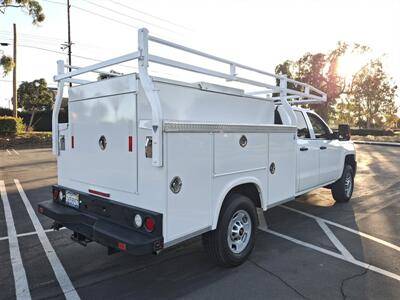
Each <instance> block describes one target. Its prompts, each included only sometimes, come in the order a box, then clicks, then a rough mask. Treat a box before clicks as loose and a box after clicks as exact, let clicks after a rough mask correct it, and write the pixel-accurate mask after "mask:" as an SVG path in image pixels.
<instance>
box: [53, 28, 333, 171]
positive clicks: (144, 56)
mask: <svg viewBox="0 0 400 300" xmlns="http://www.w3.org/2000/svg"><path fill="white" fill-rule="evenodd" d="M149 42H152V43H155V44H160V45H164V46H167V47H171V48H174V49H178V50H181V51H184V52H187V53H191V54H193V55H197V56H200V57H203V58H206V59H209V60H212V61H216V62H219V63H222V64H225V65H226V67H227V71H226V72H221V71H216V70H212V69H209V68H204V67H200V66H196V65H193V64H188V63H184V62H181V61H178V60H173V59H170V58H166V57H161V56H157V55H153V54H150V53H149ZM132 60H138V66H139V72H138V75H139V78H140V81H141V84H142V86H143V89H144V91H145V94H146V97H147V99H148V101H149V103H150V106H151V108H152V128H153V145H158V147H155V149H153V165H154V166H158V167H160V166H162V149H161V147H162V143H161V139H162V134H161V132H162V126H163V123H162V122H163V118H162V110H161V105H160V101H159V98H158V93H157V91H156V90H155V88H154V85H153V82H152V79H151V77H150V76H149V74H148V66H149V63H155V64H159V65H164V66H168V67H172V68H176V69H181V70H186V71H190V72H194V73H199V74H204V75H207V76H212V77H216V78H222V79H225V80H227V81H230V82H240V83H244V84H247V85H250V86H253V87H256V88H262V90H260V91H257V92H253V93H248V95H252V96H255V97H259V96H258V95H265V96H264V97H260V98H262V99H265V100H267V101H274V102H275V103H276V104H283V105H284V106H285V107H286V108H287V107H288V106H290V104H305V103H323V102H326V94H325V93H324V92H322V91H320V90H318V89H316V88H315V87H313V86H311V85H309V84H306V83H302V82H300V81H296V80H293V79H290V78H287V77H286V76H284V75H277V74H273V73H269V72H266V71H263V70H260V69H257V68H253V67H250V66H246V65H243V64H240V63H237V62H234V61H231V60H227V59H224V58H221V57H217V56H214V55H211V54H208V53H205V52H202V51H199V50H196V49H192V48H189V47H186V46H182V45H179V44H176V43H173V42H170V41H167V40H164V39H161V38H158V37H154V36H151V35H149V32H148V30H147V29H146V28H142V29H139V32H138V51H136V52H133V53H129V54H126V55H123V56H119V57H116V58H112V59H110V60H105V61H102V62H99V63H96V64H93V65H89V66H86V67H81V68H79V67H75V66H69V65H65V64H64V62H63V61H58V62H57V75H56V76H54V81H56V82H58V91H57V97H56V101H55V104H54V109H53V120H52V125H53V152H54V154H56V155H58V113H59V110H60V106H61V100H62V95H63V88H64V85H65V83H67V82H71V83H75V84H78V85H80V84H87V83H90V82H91V81H88V80H83V79H78V78H75V77H76V76H79V75H82V74H85V73H89V72H95V73H105V74H107V75H110V76H116V74H113V73H106V72H102V71H99V70H101V69H104V68H106V67H110V66H113V65H118V64H121V63H123V62H127V61H132ZM65 69H71V71H69V72H66V73H65ZM228 70H229V71H228ZM240 70H246V71H250V72H254V73H257V74H261V75H263V76H265V77H266V79H269V80H271V79H273V80H275V81H277V80H279V86H277V85H272V84H268V83H266V81H267V80H266V81H265V82H264V81H258V80H253V79H250V78H246V77H242V76H239V75H238V74H239V71H240ZM117 76H118V75H117ZM288 82H289V83H292V84H294V85H295V86H296V87H297V88H298V89H291V88H288V86H287V84H288ZM273 95H279V96H273ZM293 118H295V117H293Z"/></svg>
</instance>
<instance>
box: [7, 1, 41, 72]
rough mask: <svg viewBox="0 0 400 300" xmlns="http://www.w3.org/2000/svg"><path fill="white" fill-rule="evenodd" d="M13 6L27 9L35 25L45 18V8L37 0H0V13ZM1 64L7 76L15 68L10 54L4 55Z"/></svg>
mask: <svg viewBox="0 0 400 300" xmlns="http://www.w3.org/2000/svg"><path fill="white" fill-rule="evenodd" d="M11 8H20V9H22V10H23V11H25V12H26V13H27V14H28V15H30V16H31V17H32V23H33V24H35V25H36V24H39V23H41V22H43V21H44V19H45V15H44V13H43V8H42V6H41V5H40V3H39V2H38V1H36V0H0V13H2V14H5V12H6V10H8V9H11ZM0 66H2V67H3V75H4V76H6V75H7V74H8V73H9V72H11V71H12V69H13V68H14V60H13V59H12V57H10V56H6V55H3V56H2V57H1V59H0Z"/></svg>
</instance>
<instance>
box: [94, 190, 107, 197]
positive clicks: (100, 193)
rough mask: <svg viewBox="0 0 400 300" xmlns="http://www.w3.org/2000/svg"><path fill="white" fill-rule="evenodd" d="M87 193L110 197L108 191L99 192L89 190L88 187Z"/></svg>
mask: <svg viewBox="0 0 400 300" xmlns="http://www.w3.org/2000/svg"><path fill="white" fill-rule="evenodd" d="M89 193H91V194H94V195H98V196H102V197H110V194H109V193H103V192H99V191H96V190H91V189H89Z"/></svg>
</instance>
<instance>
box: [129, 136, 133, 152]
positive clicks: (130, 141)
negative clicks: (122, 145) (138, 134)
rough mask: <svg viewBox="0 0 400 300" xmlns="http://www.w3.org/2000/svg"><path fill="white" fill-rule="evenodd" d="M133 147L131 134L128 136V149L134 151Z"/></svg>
mask: <svg viewBox="0 0 400 300" xmlns="http://www.w3.org/2000/svg"><path fill="white" fill-rule="evenodd" d="M132 149H133V138H132V136H131V135H130V136H128V151H129V152H132Z"/></svg>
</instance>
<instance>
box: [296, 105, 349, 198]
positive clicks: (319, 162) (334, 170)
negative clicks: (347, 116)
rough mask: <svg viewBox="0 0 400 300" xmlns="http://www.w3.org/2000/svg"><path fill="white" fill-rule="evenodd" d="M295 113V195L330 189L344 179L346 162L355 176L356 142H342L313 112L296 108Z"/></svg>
mask: <svg viewBox="0 0 400 300" xmlns="http://www.w3.org/2000/svg"><path fill="white" fill-rule="evenodd" d="M293 111H294V113H295V115H296V119H297V184H296V195H301V194H304V193H306V192H308V191H310V190H312V189H315V188H316V187H320V186H330V185H331V184H332V183H334V182H335V181H337V180H338V179H339V178H340V177H341V176H342V173H343V168H344V166H345V162H347V163H349V164H351V166H352V168H353V172H354V173H355V172H356V160H355V149H354V144H353V142H351V141H346V140H343V139H342V140H340V139H339V138H340V137H339V135H338V134H335V133H334V132H333V131H332V130H331V129H330V128H329V126H328V124H326V122H325V121H324V120H323V119H322V118H321V117H320V116H319V115H318V114H316V113H315V112H313V111H312V110H309V109H305V108H300V107H294V108H293ZM349 184H352V182H350V183H349ZM347 188H348V189H350V188H352V187H350V186H348V187H347ZM339 201H340V200H339Z"/></svg>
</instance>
